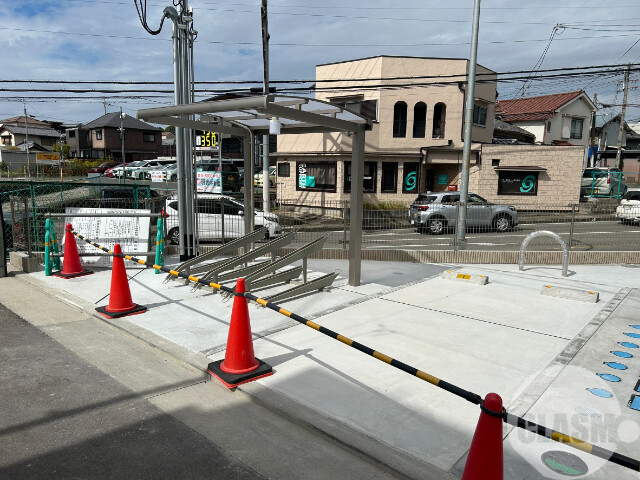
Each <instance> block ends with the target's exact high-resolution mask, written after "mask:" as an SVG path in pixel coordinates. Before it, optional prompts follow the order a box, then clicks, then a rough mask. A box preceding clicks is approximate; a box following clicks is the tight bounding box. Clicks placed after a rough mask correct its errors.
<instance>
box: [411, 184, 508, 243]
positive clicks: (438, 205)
mask: <svg viewBox="0 0 640 480" xmlns="http://www.w3.org/2000/svg"><path fill="white" fill-rule="evenodd" d="M459 201H460V192H438V193H421V194H420V195H418V197H417V198H416V199H415V200H414V201H413V203H412V204H411V206H410V207H409V222H410V223H411V225H413V226H415V227H416V228H417V229H418V231H423V230H427V231H428V232H429V233H431V234H433V235H439V234H441V233H444V231H445V230H446V229H447V228H448V227H455V226H456V216H457V209H456V205H455V204H456V203H457V202H459ZM516 225H518V213H517V212H516V209H515V207H513V206H511V205H494V204H492V203H489V202H487V201H486V200H485V199H484V198H482V197H481V196H480V195H476V194H475V193H469V196H468V200H467V227H469V228H473V227H482V228H487V227H488V228H493V229H495V230H497V231H498V232H506V231H507V230H509V229H510V228H512V227H514V226H516Z"/></svg>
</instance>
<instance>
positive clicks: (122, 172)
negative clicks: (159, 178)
mask: <svg viewBox="0 0 640 480" xmlns="http://www.w3.org/2000/svg"><path fill="white" fill-rule="evenodd" d="M144 162H145V161H144V160H136V161H135V162H129V163H127V164H125V166H124V168H123V167H122V166H118V167H113V168H112V169H111V173H112V174H113V176H114V177H122V176H125V177H126V176H128V173H129V169H130V168H136V167H138V166H141V165H143V164H144Z"/></svg>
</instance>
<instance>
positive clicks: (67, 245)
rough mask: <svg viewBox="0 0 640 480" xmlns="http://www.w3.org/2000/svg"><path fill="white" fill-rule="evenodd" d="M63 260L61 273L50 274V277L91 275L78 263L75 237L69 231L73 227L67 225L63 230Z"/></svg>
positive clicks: (78, 257) (90, 272) (89, 271)
mask: <svg viewBox="0 0 640 480" xmlns="http://www.w3.org/2000/svg"><path fill="white" fill-rule="evenodd" d="M64 230H65V231H64V258H63V260H62V271H57V272H52V273H51V274H52V275H55V276H56V277H60V278H74V277H81V276H82V275H91V274H92V273H93V272H92V271H91V270H83V269H82V264H81V263H80V254H79V253H78V245H76V237H74V236H73V233H71V231H72V230H73V227H72V226H71V224H70V223H67V226H66V228H65V229H64Z"/></svg>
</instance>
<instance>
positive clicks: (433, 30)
mask: <svg viewBox="0 0 640 480" xmlns="http://www.w3.org/2000/svg"><path fill="white" fill-rule="evenodd" d="M627 2H628V3H629V4H627V5H621V6H617V5H616V6H604V5H603V4H602V2H597V1H593V0H592V1H586V2H580V3H575V4H572V5H565V4H562V3H561V2H557V1H554V2H552V1H545V2H536V3H535V5H533V6H531V7H529V6H530V5H531V4H526V5H525V4H523V3H521V2H512V1H507V0H493V1H485V2H483V3H482V11H481V16H480V20H481V25H480V32H479V38H480V45H479V48H478V62H479V63H480V64H482V65H484V66H486V67H488V68H491V69H493V70H495V71H498V72H507V71H514V70H527V69H531V68H533V66H534V65H535V64H536V63H537V62H538V60H539V59H540V56H541V54H542V53H543V51H544V49H545V47H546V45H547V42H548V39H549V37H550V35H551V32H552V30H553V28H554V26H555V25H556V24H564V25H567V26H573V27H579V28H589V29H592V30H574V29H569V28H567V29H559V30H558V31H557V33H556V35H555V37H554V40H553V41H552V42H551V44H550V45H549V48H548V51H547V53H546V56H545V58H544V62H543V64H542V68H559V67H573V66H585V65H599V64H610V63H613V62H615V61H617V60H618V58H619V57H620V56H621V55H622V54H623V53H624V52H625V51H626V50H627V49H628V48H629V47H630V46H632V45H633V43H634V42H635V41H636V40H638V39H639V38H640V35H638V32H634V31H633V27H630V26H625V25H629V24H630V23H633V21H632V19H633V18H636V17H640V5H633V4H631V3H632V2H630V1H629V0H627ZM170 4H171V2H170V1H169V0H166V1H162V0H153V1H151V0H150V1H149V11H148V23H149V26H150V27H151V28H157V26H158V25H159V22H160V18H161V15H162V10H163V8H164V6H168V5H170ZM438 5H442V6H441V7H439V6H438ZM190 6H192V7H193V10H194V26H195V28H196V29H197V30H198V32H199V34H198V40H197V42H196V48H195V71H196V79H197V80H208V81H213V80H256V81H260V80H261V79H262V49H261V46H260V41H261V25H260V13H259V2H257V1H255V0H245V1H244V2H242V1H237V2H233V3H231V4H226V3H224V2H219V3H213V2H211V1H207V0H202V1H196V0H194V1H191V2H190ZM471 7H472V2H470V1H468V0H467V1H462V0H451V1H449V2H439V4H438V3H425V2H419V1H417V0H406V1H404V2H397V1H390V0H371V1H369V2H366V4H363V3H362V2H350V3H348V4H345V2H338V1H327V2H314V1H312V0H279V1H276V0H273V1H270V2H269V31H270V34H271V44H270V78H271V79H274V80H275V79H278V80H282V79H313V78H314V76H315V65H317V64H322V63H330V62H335V61H341V60H347V59H352V58H360V57H368V56H375V55H408V56H424V57H455V58H468V57H469V51H470V45H469V42H470V38H471V20H472V14H473V12H472V8H471ZM618 7H624V8H618ZM625 19H631V20H625ZM608 25H615V26H613V27H611V26H608ZM171 27H172V25H171V22H170V21H165V23H164V28H163V31H162V32H161V34H160V35H158V36H151V35H149V34H148V33H147V32H146V31H145V30H144V29H143V28H142V26H141V25H140V22H139V19H138V15H137V13H136V10H135V8H134V6H133V2H132V1H128V0H114V1H106V0H68V1H65V2H59V1H48V0H39V1H35V0H24V1H22V2H15V3H12V4H8V5H7V6H6V10H5V14H4V15H3V16H2V17H0V40H1V41H2V43H3V45H5V53H6V57H5V60H4V62H3V69H2V72H3V73H2V75H0V77H2V78H0V79H3V80H7V79H52V80H59V79H65V80H163V81H172V79H173V64H172V47H171ZM605 30H612V31H605ZM52 32H53V33H52ZM56 32H68V33H73V35H69V34H65V33H56ZM78 34H85V35H78ZM622 35H627V36H622ZM573 37H582V38H580V39H575V38H573ZM215 42H223V43H215ZM638 57H640V42H639V43H638V44H637V45H635V47H634V48H633V49H632V50H631V51H630V52H629V53H628V54H627V55H626V56H625V57H623V58H622V59H621V60H620V61H627V62H628V61H633V60H634V59H636V62H637V59H638ZM620 79H621V75H618V76H617V77H610V76H606V77H605V76H603V77H601V78H597V79H591V78H576V79H558V80H553V81H551V80H544V81H534V82H532V84H531V86H530V88H529V89H528V91H527V93H528V94H530V95H543V94H548V93H555V92H561V91H571V90H577V89H580V88H587V93H589V95H590V96H593V94H594V93H598V96H599V97H600V98H603V99H604V98H609V97H613V96H615V91H616V89H617V87H618V86H617V84H616V82H617V81H619V80H620ZM2 86H4V87H10V86H12V85H11V84H2ZM13 86H15V87H17V86H19V87H22V88H24V87H27V88H28V87H29V86H30V84H20V85H18V84H16V85H13ZM31 86H33V87H38V86H42V85H35V84H33V85H31ZM520 87H521V84H520V83H513V84H500V85H499V86H498V90H499V92H500V98H511V97H512V96H513V95H515V94H516V92H517V91H518V90H519V88H520ZM131 88H134V87H131ZM135 88H140V87H135ZM159 88H164V89H170V88H172V87H171V86H170V85H167V86H164V87H159ZM19 95H20V93H16V92H13V93H12V92H0V100H1V99H2V98H7V97H16V96H19ZM24 95H32V96H33V95H34V94H28V93H24ZM51 95H55V94H50V95H46V94H42V95H41V97H42V101H39V100H30V101H29V102H28V105H27V107H28V110H30V111H31V110H33V113H34V114H36V115H38V116H40V117H44V118H52V119H57V118H60V119H66V120H75V121H82V122H86V121H90V120H92V119H94V118H96V117H98V116H99V115H101V114H102V113H103V105H102V100H101V99H97V100H95V101H93V102H91V103H86V101H83V102H82V103H80V102H79V101H77V102H62V101H57V102H53V101H46V100H47V97H48V96H51ZM639 95H640V94H638V93H635V91H633V93H632V94H630V99H629V101H630V102H631V103H633V102H634V101H635V103H640V101H639V100H640V98H639ZM75 97H76V98H77V97H78V96H75ZM157 102H160V103H171V102H172V96H171V95H168V96H167V97H166V98H165V99H158V100H155V101H154V102H153V103H151V102H144V101H141V100H128V101H127V102H126V103H125V102H121V103H122V105H123V107H124V109H125V111H127V112H128V113H130V114H133V113H135V110H136V109H138V108H147V107H152V106H157V105H158V104H159V103H157ZM111 103H112V104H113V105H112V106H111V107H110V108H111V109H112V110H115V109H116V108H118V107H119V106H120V104H121V103H118V101H117V100H114V101H111ZM21 111H22V104H21V102H19V101H18V102H16V101H13V102H6V101H2V102H1V103H0V114H7V115H6V116H9V114H10V115H17V114H20V113H21ZM629 115H631V116H635V117H640V113H639V110H638V109H637V108H635V107H633V108H630V110H629ZM2 116H4V115H2Z"/></svg>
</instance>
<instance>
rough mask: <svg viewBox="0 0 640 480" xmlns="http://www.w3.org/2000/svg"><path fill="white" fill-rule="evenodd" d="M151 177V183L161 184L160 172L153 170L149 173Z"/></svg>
mask: <svg viewBox="0 0 640 480" xmlns="http://www.w3.org/2000/svg"><path fill="white" fill-rule="evenodd" d="M149 174H150V175H151V181H152V182H162V171H161V170H153V171H151V172H149Z"/></svg>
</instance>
